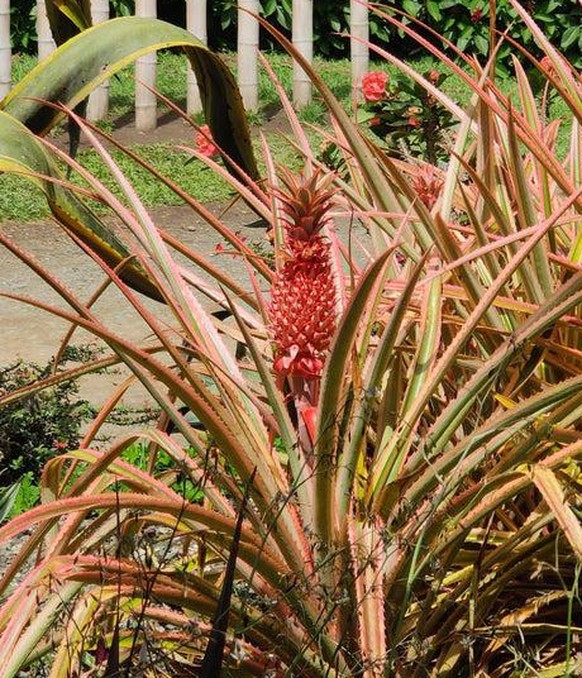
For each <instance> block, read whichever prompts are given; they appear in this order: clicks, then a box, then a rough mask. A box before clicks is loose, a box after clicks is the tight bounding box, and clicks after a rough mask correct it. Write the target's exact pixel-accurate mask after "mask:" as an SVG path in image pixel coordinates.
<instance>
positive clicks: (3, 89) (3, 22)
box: [0, 0, 12, 99]
mask: <svg viewBox="0 0 582 678" xmlns="http://www.w3.org/2000/svg"><path fill="white" fill-rule="evenodd" d="M11 65H12V49H11V46H10V0H0V99H3V98H4V97H5V96H6V95H7V94H8V92H10V85H11V82H12V76H11Z"/></svg>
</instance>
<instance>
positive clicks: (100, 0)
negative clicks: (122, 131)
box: [87, 0, 109, 120]
mask: <svg viewBox="0 0 582 678" xmlns="http://www.w3.org/2000/svg"><path fill="white" fill-rule="evenodd" d="M91 19H92V21H93V24H94V25H95V24H98V23H101V22H102V21H107V19H109V0H91ZM108 109H109V80H107V81H106V82H104V83H103V84H102V85H99V87H97V89H95V90H93V92H91V94H90V95H89V103H88V104H87V117H88V118H89V120H102V119H103V118H104V117H105V116H106V115H107V111H108Z"/></svg>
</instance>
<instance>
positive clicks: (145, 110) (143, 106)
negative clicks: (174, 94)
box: [135, 0, 157, 132]
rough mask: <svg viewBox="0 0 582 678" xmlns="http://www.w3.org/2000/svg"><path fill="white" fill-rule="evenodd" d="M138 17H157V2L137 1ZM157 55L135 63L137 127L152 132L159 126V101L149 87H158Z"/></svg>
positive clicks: (140, 59)
mask: <svg viewBox="0 0 582 678" xmlns="http://www.w3.org/2000/svg"><path fill="white" fill-rule="evenodd" d="M135 13H136V15H137V16H143V17H154V18H155V17H156V16H157V8H156V0H136V2H135ZM156 63H157V59H156V53H155V52H151V53H150V54H145V55H144V56H142V57H139V59H137V61H136V62H135V127H136V129H138V130H139V131H140V132H150V131H151V130H153V129H155V128H156V125H157V100H156V95H155V94H153V93H152V92H151V91H150V90H149V89H148V87H155V85H156Z"/></svg>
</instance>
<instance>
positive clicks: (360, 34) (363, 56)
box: [350, 0, 370, 98]
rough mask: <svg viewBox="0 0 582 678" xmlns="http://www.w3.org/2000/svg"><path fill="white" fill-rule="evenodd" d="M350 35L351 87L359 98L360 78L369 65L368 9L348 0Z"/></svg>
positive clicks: (353, 0)
mask: <svg viewBox="0 0 582 678" xmlns="http://www.w3.org/2000/svg"><path fill="white" fill-rule="evenodd" d="M350 35H351V38H350V58H351V62H352V87H353V89H354V93H355V95H356V96H357V97H358V98H359V97H360V96H361V88H362V77H363V76H364V75H365V74H366V73H367V72H368V68H369V63H370V50H369V48H368V45H367V42H368V40H369V39H370V28H369V21H368V8H367V7H366V5H365V4H363V2H362V1H361V0H350ZM362 41H364V42H362Z"/></svg>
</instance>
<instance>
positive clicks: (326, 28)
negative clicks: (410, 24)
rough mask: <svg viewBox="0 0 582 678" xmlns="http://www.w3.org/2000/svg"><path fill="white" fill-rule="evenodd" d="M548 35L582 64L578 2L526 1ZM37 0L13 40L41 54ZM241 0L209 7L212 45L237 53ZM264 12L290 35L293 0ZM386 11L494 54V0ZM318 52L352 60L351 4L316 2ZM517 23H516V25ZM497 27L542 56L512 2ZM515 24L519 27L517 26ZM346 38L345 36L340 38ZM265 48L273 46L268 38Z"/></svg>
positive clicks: (30, 1)
mask: <svg viewBox="0 0 582 678" xmlns="http://www.w3.org/2000/svg"><path fill="white" fill-rule="evenodd" d="M522 2H523V4H524V6H525V7H526V9H527V10H528V11H529V12H530V13H531V14H532V15H533V17H534V18H535V20H536V21H537V22H538V24H539V25H540V26H541V27H542V28H543V29H544V32H545V34H546V35H547V36H548V37H549V38H550V40H552V41H553V43H554V44H555V45H556V46H557V47H558V48H560V49H561V50H562V51H563V52H565V53H566V55H567V57H568V59H569V60H570V61H571V63H573V64H574V66H577V67H581V66H582V31H581V30H580V24H581V22H582V6H581V4H580V3H579V1H578V0H522ZM35 4H36V3H35V0H21V2H20V3H18V11H16V3H13V6H14V9H13V31H12V41H13V48H14V49H15V51H25V52H34V51H35V50H36V40H35V33H34V31H35V29H34V18H35ZM236 5H237V2H236V0H220V1H215V2H211V3H209V17H208V36H209V43H210V46H211V47H213V48H214V49H219V50H231V51H233V50H236V11H237V10H236ZM262 5H263V14H264V15H265V16H266V17H268V18H269V19H270V20H271V21H272V22H273V23H274V24H275V25H277V26H278V27H279V28H281V29H282V30H283V31H284V32H286V33H289V31H290V28H291V0H263V2H262ZM111 7H112V14H114V15H120V14H130V13H132V12H133V8H134V2H133V0H114V2H112V3H111ZM386 7H387V8H390V7H398V8H401V9H402V10H403V11H405V12H407V13H409V14H410V15H412V16H414V17H415V18H417V19H419V20H421V21H423V22H425V23H426V24H427V25H428V26H430V27H431V28H433V29H434V30H436V31H438V32H439V33H441V34H442V35H443V36H444V37H445V38H447V39H448V40H450V41H451V42H453V43H454V44H455V45H457V47H458V48H459V49H461V50H463V51H465V52H466V53H468V54H476V55H478V56H481V57H485V56H486V55H487V51H488V45H489V42H488V36H489V2H488V0H468V1H467V0H402V1H401V2H398V3H386ZM159 12H160V18H163V19H166V20H168V21H171V22H173V23H176V24H179V25H180V24H183V23H184V21H185V3H184V1H183V0H165V2H162V3H159ZM314 12H315V16H314V33H315V49H316V52H317V53H318V54H320V55H322V56H325V57H330V58H337V57H346V56H348V51H349V43H348V41H347V40H346V38H345V34H346V33H347V32H348V31H349V28H348V26H349V2H347V1H344V2H337V0H317V2H315V3H314ZM513 22H515V23H514V24H513ZM497 24H498V27H499V29H500V30H502V31H503V30H505V29H506V28H507V27H508V26H511V29H510V33H509V35H510V36H511V37H512V38H513V39H515V40H517V42H519V43H520V44H521V45H523V46H524V47H526V48H527V49H529V50H532V51H534V53H536V48H535V45H534V44H533V41H532V38H531V35H530V34H529V32H528V31H527V29H526V28H525V26H524V25H523V23H522V22H521V21H520V20H519V19H517V16H516V14H515V12H514V11H513V10H512V9H511V6H510V3H509V1H508V0H497ZM512 24H513V25H512ZM370 29H371V35H372V39H373V40H374V41H375V42H379V43H381V44H383V45H384V46H386V45H388V46H389V48H390V49H391V50H392V51H394V52H395V53H397V54H406V55H410V54H411V53H414V52H415V51H418V52H420V50H415V49H414V46H413V45H411V43H410V40H406V39H405V37H404V35H402V34H400V33H399V32H398V31H396V30H395V29H393V28H391V27H387V26H386V23H385V22H384V21H382V20H381V19H379V18H378V17H376V16H374V15H372V17H371V24H370ZM342 33H343V34H344V37H342V36H341V35H340V34H342ZM263 47H266V48H269V47H272V45H271V44H270V42H269V41H268V39H267V37H266V36H265V37H264V43H263ZM512 51H513V53H515V51H516V50H515V49H512V47H511V44H510V43H506V44H505V45H504V46H503V47H502V48H501V51H500V58H501V61H502V62H504V63H507V62H508V59H509V54H510V52H512Z"/></svg>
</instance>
